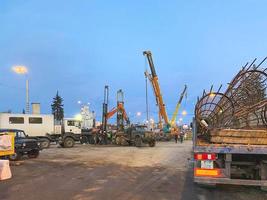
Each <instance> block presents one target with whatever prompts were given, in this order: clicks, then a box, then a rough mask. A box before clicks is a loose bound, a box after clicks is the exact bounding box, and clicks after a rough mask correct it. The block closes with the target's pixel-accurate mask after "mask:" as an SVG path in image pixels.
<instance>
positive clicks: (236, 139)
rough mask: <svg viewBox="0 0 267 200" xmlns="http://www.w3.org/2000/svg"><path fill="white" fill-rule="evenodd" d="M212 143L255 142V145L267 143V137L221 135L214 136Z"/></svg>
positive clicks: (248, 143)
mask: <svg viewBox="0 0 267 200" xmlns="http://www.w3.org/2000/svg"><path fill="white" fill-rule="evenodd" d="M210 141H211V142H212V143H221V144H247V145H250V144H255V145H267V138H256V137H254V138H252V137H251V138H242V137H221V136H212V137H211V140H210Z"/></svg>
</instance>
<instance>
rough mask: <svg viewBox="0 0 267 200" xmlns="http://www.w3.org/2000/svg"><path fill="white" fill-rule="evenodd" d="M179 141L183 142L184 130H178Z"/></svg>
mask: <svg viewBox="0 0 267 200" xmlns="http://www.w3.org/2000/svg"><path fill="white" fill-rule="evenodd" d="M180 142H181V143H183V142H184V132H183V131H181V132H180Z"/></svg>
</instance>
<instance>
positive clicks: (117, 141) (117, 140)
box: [115, 136, 121, 145]
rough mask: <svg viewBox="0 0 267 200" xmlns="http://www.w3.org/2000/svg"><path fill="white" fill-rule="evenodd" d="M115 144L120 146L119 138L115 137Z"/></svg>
mask: <svg viewBox="0 0 267 200" xmlns="http://www.w3.org/2000/svg"><path fill="white" fill-rule="evenodd" d="M115 143H116V145H121V138H120V137H119V136H117V137H116V139H115Z"/></svg>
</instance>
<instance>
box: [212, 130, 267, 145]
mask: <svg viewBox="0 0 267 200" xmlns="http://www.w3.org/2000/svg"><path fill="white" fill-rule="evenodd" d="M210 135H211V138H210V142H212V143H216V144H246V145H247V144H249V145H267V130H246V129H214V130H212V131H211V132H210Z"/></svg>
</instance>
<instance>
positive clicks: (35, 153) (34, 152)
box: [28, 149, 39, 158]
mask: <svg viewBox="0 0 267 200" xmlns="http://www.w3.org/2000/svg"><path fill="white" fill-rule="evenodd" d="M38 156H39V150H37V149H34V150H31V151H29V152H28V158H37V157H38Z"/></svg>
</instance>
